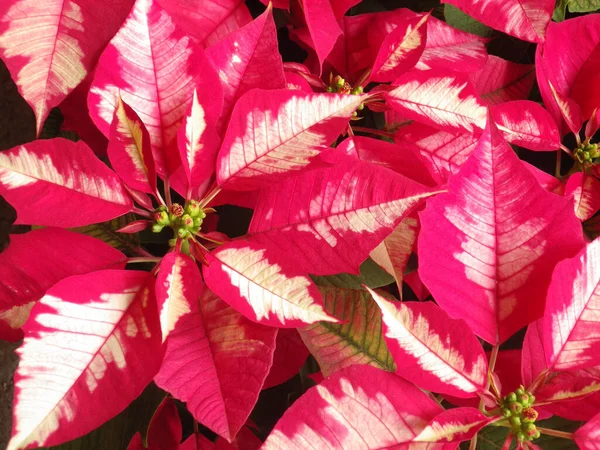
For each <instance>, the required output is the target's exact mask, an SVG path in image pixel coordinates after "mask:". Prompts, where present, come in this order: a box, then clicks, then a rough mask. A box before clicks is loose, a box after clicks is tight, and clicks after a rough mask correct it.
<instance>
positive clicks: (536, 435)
mask: <svg viewBox="0 0 600 450" xmlns="http://www.w3.org/2000/svg"><path fill="white" fill-rule="evenodd" d="M539 437H540V430H535V434H534V435H533V436H531V439H538V438H539Z"/></svg>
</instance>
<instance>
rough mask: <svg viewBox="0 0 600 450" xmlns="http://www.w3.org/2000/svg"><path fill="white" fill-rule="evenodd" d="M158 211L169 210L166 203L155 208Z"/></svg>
mask: <svg viewBox="0 0 600 450" xmlns="http://www.w3.org/2000/svg"><path fill="white" fill-rule="evenodd" d="M155 211H156V212H160V211H165V212H167V211H168V209H167V207H166V206H165V205H160V206H159V207H158V208H156V209H155Z"/></svg>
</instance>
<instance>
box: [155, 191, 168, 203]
mask: <svg viewBox="0 0 600 450" xmlns="http://www.w3.org/2000/svg"><path fill="white" fill-rule="evenodd" d="M154 197H156V201H158V203H159V204H161V205H164V206H167V204H166V203H165V201H164V199H163V198H162V195H160V192H159V190H158V188H156V190H155V191H154Z"/></svg>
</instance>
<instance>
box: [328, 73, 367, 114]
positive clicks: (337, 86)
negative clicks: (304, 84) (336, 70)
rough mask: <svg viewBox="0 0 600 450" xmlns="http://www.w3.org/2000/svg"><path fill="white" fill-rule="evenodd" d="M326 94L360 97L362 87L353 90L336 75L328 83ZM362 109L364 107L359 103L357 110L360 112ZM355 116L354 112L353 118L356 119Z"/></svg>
mask: <svg viewBox="0 0 600 450" xmlns="http://www.w3.org/2000/svg"><path fill="white" fill-rule="evenodd" d="M327 92H330V93H334V94H349V95H360V94H362V93H363V88H362V86H357V87H355V88H353V87H352V86H351V85H350V83H348V82H347V81H346V80H344V79H343V78H342V77H340V76H339V75H336V76H335V77H333V79H332V80H331V81H330V83H329V86H327ZM364 107H365V105H363V104H362V103H361V104H360V105H359V107H358V110H359V111H362V110H363V109H364ZM357 115H358V113H357V112H356V111H354V114H353V116H354V117H356V116H357Z"/></svg>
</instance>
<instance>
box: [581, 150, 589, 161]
mask: <svg viewBox="0 0 600 450" xmlns="http://www.w3.org/2000/svg"><path fill="white" fill-rule="evenodd" d="M590 159H591V157H590V152H583V160H584V161H589V160H590Z"/></svg>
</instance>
